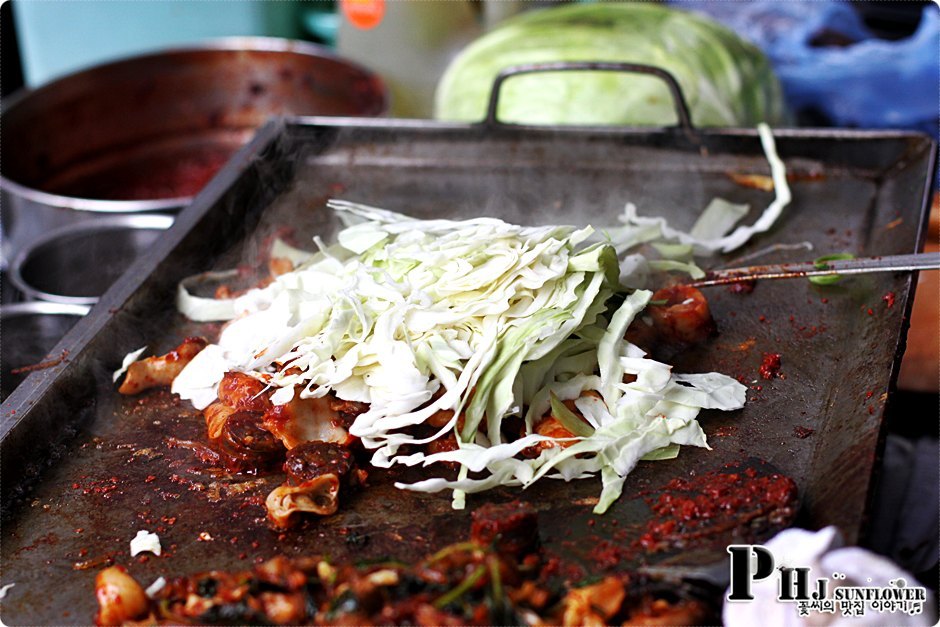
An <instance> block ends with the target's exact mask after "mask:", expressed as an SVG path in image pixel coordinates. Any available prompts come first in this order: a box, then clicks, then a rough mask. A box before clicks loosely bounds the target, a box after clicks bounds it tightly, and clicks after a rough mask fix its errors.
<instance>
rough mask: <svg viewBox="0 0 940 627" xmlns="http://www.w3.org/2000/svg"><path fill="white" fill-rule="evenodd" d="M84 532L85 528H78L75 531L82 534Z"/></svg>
mask: <svg viewBox="0 0 940 627" xmlns="http://www.w3.org/2000/svg"><path fill="white" fill-rule="evenodd" d="M83 531H85V529H84V528H82V527H78V528H77V529H76V530H75V533H82V532H83Z"/></svg>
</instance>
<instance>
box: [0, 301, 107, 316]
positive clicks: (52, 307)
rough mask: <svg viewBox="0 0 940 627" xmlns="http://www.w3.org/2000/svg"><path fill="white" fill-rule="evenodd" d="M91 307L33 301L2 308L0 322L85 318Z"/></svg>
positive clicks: (0, 307) (0, 308)
mask: <svg viewBox="0 0 940 627" xmlns="http://www.w3.org/2000/svg"><path fill="white" fill-rule="evenodd" d="M89 311H91V307H89V306H88V305H70V304H67V303H50V302H44V301H38V300H37V301H31V302H28V303H13V304H10V305H3V306H0V320H7V319H9V318H24V317H26V316H78V317H81V316H84V315H86V314H87V313H88V312H89Z"/></svg>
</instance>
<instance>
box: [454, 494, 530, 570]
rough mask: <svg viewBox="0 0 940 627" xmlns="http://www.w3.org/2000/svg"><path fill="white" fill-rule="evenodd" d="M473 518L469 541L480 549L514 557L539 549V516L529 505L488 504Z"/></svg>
mask: <svg viewBox="0 0 940 627" xmlns="http://www.w3.org/2000/svg"><path fill="white" fill-rule="evenodd" d="M472 518H473V522H472V523H471V525H470V538H471V539H472V540H473V542H474V543H476V544H478V545H480V546H481V547H491V546H492V547H494V550H496V551H497V552H498V553H500V554H506V555H513V556H517V557H518V556H521V555H524V554H526V553H529V552H531V551H533V550H535V549H536V548H537V547H538V544H539V533H538V515H537V514H536V512H535V510H534V509H533V508H532V506H531V505H529V504H528V503H523V502H521V501H513V502H511V503H501V504H495V503H487V504H486V505H483V506H482V507H478V508H477V509H475V510H474V511H473V515H472Z"/></svg>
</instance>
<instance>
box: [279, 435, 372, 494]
mask: <svg viewBox="0 0 940 627" xmlns="http://www.w3.org/2000/svg"><path fill="white" fill-rule="evenodd" d="M355 469H356V460H355V459H353V456H352V453H350V452H349V449H347V448H345V447H343V446H340V445H338V444H333V443H332V442H305V443H303V444H300V445H299V446H296V447H294V448H293V449H291V450H290V452H289V453H288V454H287V461H286V462H284V470H285V471H286V472H287V480H288V482H289V483H292V484H294V485H300V484H301V483H303V482H304V481H309V480H311V479H316V478H317V477H320V476H322V475H326V474H334V475H336V476H337V477H339V478H340V479H343V478H345V477H351V475H352V474H354V473H353V471H354V470H355Z"/></svg>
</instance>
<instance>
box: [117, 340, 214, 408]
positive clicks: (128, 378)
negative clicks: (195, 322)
mask: <svg viewBox="0 0 940 627" xmlns="http://www.w3.org/2000/svg"><path fill="white" fill-rule="evenodd" d="M207 345H208V342H207V341H206V340H204V339H203V338H201V337H188V338H186V339H185V340H183V343H182V344H180V345H179V346H177V347H176V348H175V349H173V350H171V351H170V352H169V353H167V354H166V355H161V356H159V357H147V358H146V359H142V360H140V361H135V362H134V363H132V364H131V365H130V366H128V368H127V374H126V375H125V377H124V382H123V383H122V384H121V387H119V388H118V392H120V393H121V394H126V395H129V396H132V395H134V394H140V393H141V392H143V391H144V390H148V389H150V388H153V387H160V386H169V385H170V384H171V383H173V379H175V378H176V376H177V375H178V374H179V373H180V372H182V370H183V368H184V367H186V364H188V363H189V362H190V361H192V359H193V357H195V356H196V355H197V354H198V353H199V351H201V350H202V349H204V348H205V347H206V346H207Z"/></svg>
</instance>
